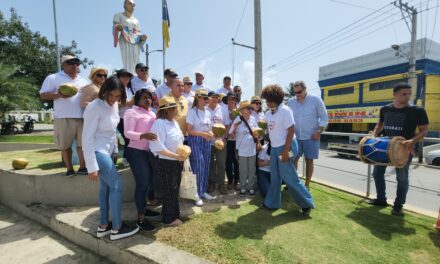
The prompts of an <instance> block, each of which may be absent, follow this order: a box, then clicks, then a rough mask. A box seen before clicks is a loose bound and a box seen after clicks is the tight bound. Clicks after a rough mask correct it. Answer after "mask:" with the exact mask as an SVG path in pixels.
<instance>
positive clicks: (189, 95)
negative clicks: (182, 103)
mask: <svg viewBox="0 0 440 264" xmlns="http://www.w3.org/2000/svg"><path fill="white" fill-rule="evenodd" d="M195 94H196V93H195V92H193V91H190V92H189V93H185V92H183V93H182V96H183V97H185V99H186V100H187V101H188V109H190V108H191V107H192V105H193V103H194V95H195Z"/></svg>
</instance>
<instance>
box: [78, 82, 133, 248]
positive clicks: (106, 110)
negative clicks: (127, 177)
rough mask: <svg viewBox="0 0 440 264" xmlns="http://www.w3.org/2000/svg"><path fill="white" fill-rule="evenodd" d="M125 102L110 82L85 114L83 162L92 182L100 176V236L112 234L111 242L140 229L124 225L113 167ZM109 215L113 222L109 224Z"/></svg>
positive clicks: (119, 87) (120, 88)
mask: <svg viewBox="0 0 440 264" xmlns="http://www.w3.org/2000/svg"><path fill="white" fill-rule="evenodd" d="M125 100H126V96H125V93H124V87H123V86H122V84H121V82H120V81H119V80H118V79H115V78H109V79H107V80H106V81H105V82H104V84H103V85H102V87H101V88H100V90H99V93H98V98H97V99H95V100H94V101H92V102H91V103H90V104H88V106H87V107H86V110H85V112H84V128H83V134H82V141H83V151H84V159H85V161H86V167H87V171H88V176H89V179H90V180H92V181H97V180H98V176H99V211H100V218H99V226H98V231H97V236H98V237H104V236H106V235H108V234H110V239H111V240H115V239H120V238H124V237H128V236H131V235H134V234H135V233H136V232H137V231H139V227H136V228H132V227H128V226H126V225H125V224H123V223H122V219H121V180H120V176H119V173H118V171H117V170H116V167H115V164H114V160H116V157H117V153H118V147H117V145H116V126H117V125H118V122H119V115H118V101H121V102H123V103H124V102H125ZM98 172H99V173H98ZM109 211H110V212H111V214H112V217H111V218H112V221H113V222H110V221H109Z"/></svg>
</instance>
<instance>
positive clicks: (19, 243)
mask: <svg viewBox="0 0 440 264" xmlns="http://www.w3.org/2000/svg"><path fill="white" fill-rule="evenodd" d="M0 252H2V253H1V254H0V263H33V264H35V263H60V264H61V263H63V264H64V263H111V262H110V261H108V260H106V259H104V258H102V257H100V256H98V255H96V254H94V253H92V252H90V251H88V250H86V249H84V248H81V247H79V246H77V245H75V244H73V243H72V242H70V241H68V240H66V239H64V238H62V237H61V236H60V235H58V234H56V233H55V232H53V231H51V230H50V229H48V228H46V227H43V226H42V225H40V224H37V223H35V222H33V221H31V220H29V219H27V218H25V217H23V216H20V215H18V214H16V213H15V212H13V211H11V210H10V209H8V208H6V207H5V206H3V205H0Z"/></svg>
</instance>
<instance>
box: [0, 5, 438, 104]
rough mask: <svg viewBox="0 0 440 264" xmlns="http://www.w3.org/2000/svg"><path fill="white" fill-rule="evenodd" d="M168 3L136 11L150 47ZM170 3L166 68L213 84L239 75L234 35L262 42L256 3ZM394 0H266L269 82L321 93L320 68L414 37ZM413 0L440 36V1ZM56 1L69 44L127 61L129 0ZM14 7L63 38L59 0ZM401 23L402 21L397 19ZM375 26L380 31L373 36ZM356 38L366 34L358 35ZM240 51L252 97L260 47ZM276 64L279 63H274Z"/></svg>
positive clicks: (155, 71)
mask: <svg viewBox="0 0 440 264" xmlns="http://www.w3.org/2000/svg"><path fill="white" fill-rule="evenodd" d="M161 2H162V1H161V0H136V10H135V13H134V15H135V17H136V18H138V20H139V21H140V23H141V27H142V31H143V32H144V33H146V34H147V35H148V44H149V47H150V50H153V49H160V48H161V47H162V35H161V34H162V33H161V32H162V29H161V23H162V13H161ZM167 2H168V8H169V15H170V19H171V28H170V34H171V45H170V48H169V49H168V50H167V59H166V66H167V67H171V68H174V69H175V70H176V71H177V72H178V74H179V75H180V76H186V75H189V76H191V77H192V78H194V75H193V74H194V72H195V71H203V72H204V73H205V76H206V83H207V84H208V85H209V86H210V87H211V88H218V87H220V86H221V85H222V78H223V76H225V75H231V73H232V62H233V59H232V54H233V49H232V46H231V45H230V44H231V38H232V37H235V40H236V41H237V42H239V43H243V44H246V45H250V46H252V45H253V44H254V35H253V2H254V1H252V0H222V1H215V0H186V1H182V0H168V1H167ZM390 2H391V1H386V0H370V1H361V0H352V1H348V0H344V1H343V0H313V1H291V0H272V1H269V0H261V10H262V34H263V74H264V78H263V84H268V83H279V84H281V85H283V86H287V85H288V83H289V82H292V81H295V80H299V79H302V80H304V81H305V82H306V83H307V84H308V86H309V89H310V91H311V92H312V93H315V94H319V89H318V88H319V87H318V84H317V80H318V70H319V67H320V66H324V65H327V64H330V63H334V62H338V61H341V60H345V59H349V58H352V57H355V56H360V55H363V54H366V53H369V52H373V51H377V50H380V49H384V48H387V47H389V46H390V45H391V44H394V43H405V42H408V41H409V40H410V34H409V31H408V29H407V27H406V25H405V22H404V21H403V20H399V19H400V18H401V17H402V15H401V14H400V13H399V10H398V9H397V8H396V7H393V6H392V5H391V4H390ZM409 2H410V4H412V5H417V7H418V10H425V9H428V8H430V9H429V10H428V11H424V12H422V13H421V14H420V15H419V17H418V21H419V27H418V38H420V37H421V36H423V37H425V36H426V37H428V38H432V39H433V40H435V41H437V42H440V34H439V33H438V32H440V15H439V16H438V18H437V22H436V24H437V25H436V28H434V20H435V13H436V12H437V13H438V12H439V11H438V8H435V6H437V5H438V3H439V1H438V0H422V1H419V0H410V1H409ZM56 4H57V20H58V34H59V40H60V43H61V44H69V43H70V41H71V40H76V41H77V42H78V44H79V48H80V49H81V50H82V51H83V56H86V57H88V58H90V59H93V60H94V61H95V65H99V66H104V67H106V68H108V69H109V70H113V69H118V68H120V67H121V65H122V63H121V58H120V53H119V47H118V48H114V47H113V40H112V34H111V27H112V18H113V15H114V14H115V13H117V12H122V11H123V0H111V1H110V0H88V1H85V0H75V1H67V0H57V1H56ZM245 6H246V8H245V9H244V7H245ZM11 7H14V8H15V9H16V10H17V12H18V14H19V15H20V16H21V17H22V18H23V21H24V22H27V23H28V24H29V26H30V28H31V29H32V30H34V31H40V32H41V33H42V34H43V35H45V36H46V37H47V38H48V39H49V40H52V41H54V40H55V36H54V26H53V13H52V0H38V1H29V0H28V1H24V0H2V1H0V10H1V11H2V12H3V13H4V14H5V15H6V17H9V9H10V8H11ZM379 8H382V9H381V12H378V13H377V14H376V15H377V17H376V18H375V16H371V17H370V18H371V21H370V22H367V21H368V20H364V21H363V23H359V24H356V25H355V26H354V27H353V29H352V30H351V31H350V32H347V33H346V34H345V35H342V36H340V37H338V36H335V38H334V39H332V40H331V41H333V42H330V40H329V41H327V42H322V43H320V44H319V45H317V46H314V47H315V49H314V50H311V49H308V50H306V53H301V54H299V55H298V54H297V55H295V56H294V57H292V58H291V59H290V60H288V61H287V62H288V63H281V64H280V63H279V62H282V60H283V59H285V58H288V57H289V56H291V55H293V54H295V53H297V52H299V51H301V50H303V49H304V48H306V47H309V46H310V45H312V44H313V43H315V42H317V41H319V40H321V39H322V38H324V37H326V36H328V35H331V34H332V33H335V32H336V31H338V30H339V29H341V28H344V27H345V26H347V25H349V24H351V23H353V22H354V21H356V20H358V19H360V18H362V17H364V16H366V15H368V14H370V13H372V12H373V11H374V10H377V9H379ZM243 10H244V12H243ZM242 14H243V16H242ZM380 14H381V15H380ZM379 15H380V16H379ZM241 17H242V19H241ZM240 20H241V24H240V27H238V25H239V22H240ZM394 21H397V22H395V23H393V24H391V23H392V22H394ZM390 24H391V25H390ZM379 28H382V29H380V30H379ZM356 32H358V33H356ZM370 32H372V33H371V34H368V35H366V34H367V33H370ZM355 33H356V34H355ZM363 35H366V36H363ZM350 36H351V37H350ZM355 38H359V39H357V40H354V39H355ZM332 43H333V44H332ZM343 44H344V45H343ZM339 46H340V47H339ZM234 50H235V60H234V61H235V84H238V85H241V86H242V87H243V91H244V99H249V98H250V96H251V95H253V89H254V87H253V80H254V77H253V68H254V61H253V60H254V56H253V51H252V50H250V49H245V48H241V47H235V49H234ZM144 56H145V54H141V60H142V61H144V62H145V57H144ZM274 64H277V65H278V66H277V67H272V68H270V66H272V65H274ZM89 70H90V69H86V70H83V72H82V73H81V74H82V75H84V76H87V75H88V72H89ZM161 73H162V56H161V54H160V53H152V54H150V75H151V76H152V77H156V78H160V77H161Z"/></svg>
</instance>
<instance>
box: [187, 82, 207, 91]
mask: <svg viewBox="0 0 440 264" xmlns="http://www.w3.org/2000/svg"><path fill="white" fill-rule="evenodd" d="M198 89H206V90H208V91H211V89H210V88H209V86H208V85H206V84H204V83H202V84H201V85H198V84H197V83H195V84H193V86H192V87H191V90H193V91H194V92H195V91H197V90H198Z"/></svg>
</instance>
